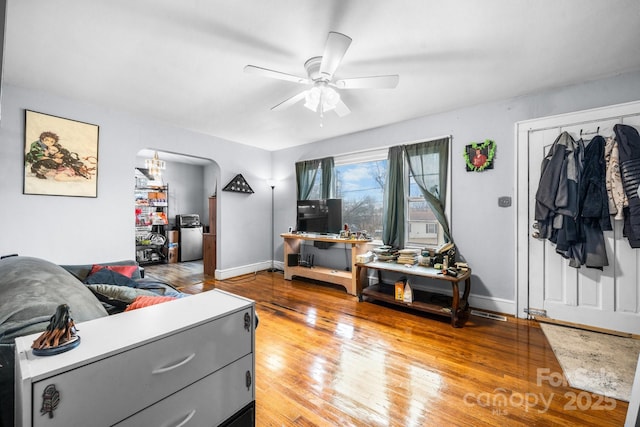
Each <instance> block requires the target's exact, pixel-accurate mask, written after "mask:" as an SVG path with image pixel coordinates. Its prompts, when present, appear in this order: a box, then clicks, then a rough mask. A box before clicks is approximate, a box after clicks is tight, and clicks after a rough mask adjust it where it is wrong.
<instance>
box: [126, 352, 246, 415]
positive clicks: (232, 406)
mask: <svg viewBox="0 0 640 427" xmlns="http://www.w3.org/2000/svg"><path fill="white" fill-rule="evenodd" d="M247 378H248V379H247ZM253 378H254V377H253V355H248V356H245V357H243V358H242V359H240V360H238V361H236V362H234V363H232V364H231V365H229V366H227V367H225V368H224V369H221V370H219V371H217V372H215V373H213V374H211V375H209V376H207V377H205V378H203V379H202V380H200V381H198V382H196V383H194V384H192V385H190V386H189V387H187V388H185V389H182V390H180V391H179V392H177V393H175V394H172V395H171V396H169V397H167V398H165V399H164V400H161V401H160V402H158V403H156V404H155V405H153V406H150V407H149V408H147V409H145V410H144V411H142V412H139V413H137V414H135V415H134V416H132V417H131V418H127V419H126V420H124V421H122V422H121V423H119V424H117V426H118V427H139V426H157V427H175V426H184V427H188V426H217V425H219V424H221V423H222V422H223V421H225V420H226V419H227V418H229V417H231V416H232V415H234V414H235V413H236V412H237V411H239V410H240V409H241V408H243V407H244V406H246V405H247V404H249V403H250V402H252V401H253V400H254V379H253Z"/></svg>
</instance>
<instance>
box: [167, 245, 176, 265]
mask: <svg viewBox="0 0 640 427" xmlns="http://www.w3.org/2000/svg"><path fill="white" fill-rule="evenodd" d="M167 262H168V263H169V264H173V263H176V262H178V248H177V247H175V248H169V249H167Z"/></svg>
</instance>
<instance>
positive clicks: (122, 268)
mask: <svg viewBox="0 0 640 427" xmlns="http://www.w3.org/2000/svg"><path fill="white" fill-rule="evenodd" d="M103 268H107V269H109V270H112V271H115V272H116V273H120V274H122V275H123V276H127V277H128V278H131V276H133V273H135V272H136V271H138V266H137V265H100V264H93V267H91V271H90V272H89V276H91V275H92V274H93V273H96V272H97V271H99V270H102V269H103Z"/></svg>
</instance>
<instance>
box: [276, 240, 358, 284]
mask: <svg viewBox="0 0 640 427" xmlns="http://www.w3.org/2000/svg"><path fill="white" fill-rule="evenodd" d="M280 237H282V238H283V239H284V278H285V279H286V280H291V279H292V278H293V276H298V277H306V278H307V279H314V280H320V281H323V282H329V283H333V284H336V285H341V286H344V288H345V289H346V290H347V293H348V294H351V295H357V293H356V286H357V285H356V276H355V265H356V256H358V255H359V254H361V253H364V252H366V250H367V244H368V243H369V241H368V240H357V239H340V238H336V237H330V236H323V235H320V234H315V235H310V234H292V233H284V234H281V235H280ZM303 240H311V241H314V242H326V243H342V244H346V245H350V246H351V265H350V267H349V271H344V270H338V269H334V268H330V267H322V266H321V265H314V266H313V267H311V268H309V267H302V266H297V265H296V266H290V265H288V259H289V255H293V254H299V253H300V242H302V241H303ZM320 262H321V261H320Z"/></svg>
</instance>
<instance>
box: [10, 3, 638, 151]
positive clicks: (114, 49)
mask: <svg viewBox="0 0 640 427" xmlns="http://www.w3.org/2000/svg"><path fill="white" fill-rule="evenodd" d="M7 20H8V22H7V25H6V35H5V50H4V54H5V58H4V66H3V73H4V81H5V82H6V83H8V84H11V85H16V86H23V87H29V88H33V89H36V90H42V91H46V92H49V93H53V94H57V95H60V96H63V97H67V98H72V99H77V100H79V101H82V102H87V103H92V104H98V105H102V106H105V107H107V108H111V109H116V110H118V111H126V112H130V113H132V114H135V115H141V116H144V117H150V118H153V119H157V120H160V121H162V122H165V123H169V124H172V125H175V126H179V127H182V128H187V129H191V130H194V131H198V132H202V133H205V134H209V135H215V136H217V137H221V138H225V139H228V140H231V141H236V142H240V143H243V144H248V145H254V146H258V147H262V148H264V149H267V150H276V149H282V148H286V147H291V146H295V145H300V144H305V143H309V142H313V141H318V140H322V139H326V138H330V137H334V136H338V135H343V134H348V133H353V132H358V131H361V130H365V129H370V128H375V127H378V126H383V125H386V124H389V123H393V122H398V121H402V120H406V119H411V118H415V117H419V116H423V115H429V114H433V113H438V112H444V111H450V110H452V109H456V108H460V107H464V106H469V105H475V104H479V103H484V102H489V101H494V100H500V99H507V98H511V97H515V96H520V95H523V94H527V93H531V92H534V91H538V90H541V89H546V88H553V87H558V86H563V85H567V84H572V83H579V82H583V81H587V80H592V79H596V78H600V77H605V76H610V75H615V74H619V73H623V72H628V71H632V70H638V69H640V1H638V0H616V1H611V0H561V1H560V0H539V1H534V0H486V1H478V0H449V1H438V0H394V1H388V0H375V1H372V0H349V1H345V0H324V1H312V0H297V1H296V0H206V1H205V0H181V1H175V0H135V1H134V0H91V1H86V0H56V1H51V0H8V5H7ZM329 31H338V32H341V33H344V34H346V35H348V36H350V37H351V38H352V39H353V42H352V44H351V46H350V48H349V50H348V51H347V53H346V55H345V57H344V59H343V61H342V63H341V66H340V68H339V69H338V71H337V72H336V74H335V76H336V78H349V77H361V76H367V75H379V74H399V75H400V83H399V85H398V87H397V88H395V89H377V90H375V89H367V90H364V89H360V90H349V91H342V99H343V100H344V102H345V103H346V104H347V105H348V106H349V107H350V109H351V110H352V113H351V114H350V115H348V116H346V117H343V118H338V117H337V116H336V115H335V114H334V113H333V112H329V113H326V114H325V117H324V120H323V126H322V127H320V122H321V121H320V118H319V116H318V114H314V113H313V112H311V111H309V110H307V109H306V108H304V107H303V105H302V103H300V104H297V105H295V106H294V107H292V108H290V109H288V110H285V111H278V112H273V111H271V110H270V108H271V107H273V106H275V105H276V104H278V103H280V102H281V101H283V100H285V99H287V98H289V97H290V96H292V95H295V94H296V93H298V92H299V91H301V90H303V89H305V87H304V86H302V85H299V84H296V83H292V82H288V81H282V80H273V79H267V78H264V77H261V76H256V75H250V74H246V73H244V72H243V67H244V66H245V65H247V64H253V65H257V66H261V67H265V68H270V69H274V70H278V71H282V72H285V73H289V74H294V75H300V76H306V75H305V70H304V67H303V64H304V62H305V61H306V60H307V59H309V58H310V57H312V56H318V55H322V52H323V49H324V44H325V41H326V38H327V34H328V32H329Z"/></svg>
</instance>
